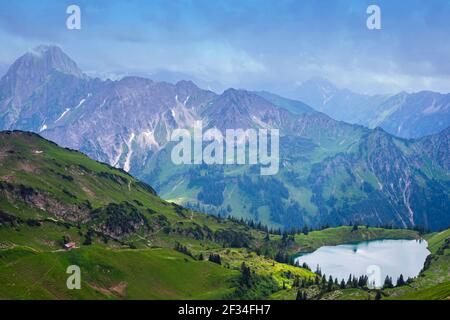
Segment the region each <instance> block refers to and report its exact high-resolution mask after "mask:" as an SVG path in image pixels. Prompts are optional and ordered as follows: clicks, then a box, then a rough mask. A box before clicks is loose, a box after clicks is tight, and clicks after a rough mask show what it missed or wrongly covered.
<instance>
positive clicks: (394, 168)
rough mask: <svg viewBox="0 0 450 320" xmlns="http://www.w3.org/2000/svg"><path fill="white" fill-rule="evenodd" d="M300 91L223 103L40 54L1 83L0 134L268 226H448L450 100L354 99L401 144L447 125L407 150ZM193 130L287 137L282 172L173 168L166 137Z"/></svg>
mask: <svg viewBox="0 0 450 320" xmlns="http://www.w3.org/2000/svg"><path fill="white" fill-rule="evenodd" d="M330 90H333V88H329V87H326V92H329V91H330ZM299 92H300V91H299ZM303 92H304V94H305V97H304V99H303V100H302V101H303V102H305V103H306V104H305V103H303V102H300V101H296V100H290V99H286V98H283V97H281V96H277V95H274V94H271V93H268V92H250V91H246V90H241V89H239V90H238V89H228V90H226V91H224V92H223V93H222V94H216V93H214V92H212V91H209V90H203V89H201V88H199V87H197V86H196V85H195V84H194V83H193V82H190V81H180V82H177V83H176V84H171V83H166V82H157V81H153V80H150V79H146V78H141V77H125V78H122V79H120V80H117V81H111V80H100V79H97V78H90V77H88V76H86V75H85V74H84V73H83V72H82V71H81V70H80V69H79V68H78V67H77V65H76V63H75V62H74V61H73V60H71V59H70V58H69V57H68V56H67V55H66V54H65V53H64V52H62V50H61V49H60V48H58V47H53V46H41V47H38V48H36V49H35V50H33V51H32V52H29V53H27V54H25V55H23V56H22V57H20V58H19V59H18V60H17V61H16V62H15V63H14V64H13V65H12V66H11V67H10V68H9V70H8V71H7V73H6V74H5V76H3V78H2V79H1V80H0V129H1V130H11V129H19V130H26V131H33V132H37V133H39V134H40V135H42V136H44V137H45V138H47V139H50V140H52V141H54V142H56V143H58V144H59V145H61V146H64V147H68V148H72V149H76V150H79V151H81V152H83V153H85V154H86V155H88V156H89V157H91V158H93V159H96V160H99V161H101V162H105V163H108V164H110V165H112V166H114V167H119V168H122V169H124V170H125V171H127V172H129V173H131V174H132V175H134V176H136V177H138V178H140V179H141V180H143V181H145V182H147V183H149V184H150V185H152V186H153V187H154V188H155V190H156V191H157V192H158V193H159V194H160V195H161V196H162V197H163V198H165V199H167V200H171V201H174V202H177V203H180V204H184V205H186V206H189V207H191V208H194V209H197V210H201V211H205V212H209V213H212V214H220V215H233V216H236V217H242V218H246V219H251V220H256V221H259V222H262V223H264V224H267V225H270V226H272V227H281V228H301V227H303V226H304V225H305V224H308V225H312V226H320V225H324V224H329V225H342V224H351V223H355V222H358V223H366V224H370V225H394V226H400V227H413V226H423V227H425V228H430V229H439V228H443V227H447V226H448V225H449V224H450V216H449V215H448V203H449V196H450V182H449V179H450V175H449V166H450V165H449V159H450V156H449V149H450V148H449V135H450V130H449V129H448V123H447V122H446V121H447V120H448V116H447V117H446V116H445V112H448V105H447V104H446V102H445V98H446V97H447V96H444V95H442V99H441V98H439V99H441V100H439V99H437V96H436V95H435V94H432V93H417V94H412V95H408V94H403V96H402V95H401V94H400V95H397V96H392V97H385V96H383V97H382V96H376V97H367V96H359V98H356V97H354V96H352V95H351V94H350V96H352V97H351V98H348V99H347V101H352V103H353V104H352V105H354V106H355V105H360V104H361V105H364V106H365V107H366V108H367V110H369V109H370V110H372V107H373V108H377V109H378V108H381V109H380V110H383V111H382V112H381V113H383V114H385V113H388V114H389V117H383V119H382V121H381V120H380V121H381V122H380V123H381V124H382V125H381V127H382V128H383V127H384V126H388V127H389V128H392V130H394V129H396V130H397V131H399V132H397V134H398V133H402V134H403V133H404V132H409V133H412V132H413V131H414V130H413V129H412V128H414V126H415V127H416V128H418V129H420V130H422V128H423V131H427V130H429V128H428V127H429V125H428V124H429V123H431V122H432V121H433V119H436V118H435V117H438V118H440V120H439V121H442V124H441V123H440V122H438V124H436V123H435V124H434V125H433V128H432V129H433V131H436V130H438V129H439V130H440V129H443V130H442V131H440V132H439V133H436V134H434V135H431V136H424V137H421V138H419V139H415V140H405V139H402V138H398V137H395V136H393V135H391V134H389V133H388V132H391V131H392V130H391V129H389V130H388V129H387V127H386V130H383V129H380V128H377V129H374V130H371V129H368V128H366V127H364V126H361V125H354V124H349V123H345V122H343V121H338V120H346V121H349V122H356V123H358V121H362V120H358V121H356V120H355V121H350V120H348V119H339V114H341V115H342V113H340V112H336V114H335V116H336V118H337V119H338V120H334V119H333V118H331V117H329V116H328V115H326V114H324V113H330V110H336V109H333V108H335V107H332V106H336V105H337V104H331V103H328V102H326V103H324V101H325V100H326V101H329V100H330V99H331V100H333V99H337V98H336V96H339V95H341V93H340V94H339V95H338V94H337V93H335V94H332V95H331V96H327V97H328V98H327V99H325V100H322V104H323V105H322V106H319V104H320V101H321V100H319V99H316V98H314V96H316V97H317V95H316V92H315V91H314V90H313V88H310V89H304V90H303ZM339 92H340V91H339ZM306 94H309V95H310V99H309V98H308V97H307V96H306ZM342 95H344V94H343V93H342ZM330 97H331V98H330ZM339 99H341V98H339ZM339 99H337V100H336V101H340V100H339ZM342 99H343V98H342ZM344 101H345V99H344ZM355 101H356V102H355ZM430 101H435V103H434V104H433V103H432V104H431V105H428V103H429V102H430ZM413 102H414V105H415V107H414V108H415V109H414V110H428V111H427V112H425V113H424V114H423V113H422V114H420V113H419V114H416V113H414V114H413V115H411V114H409V113H408V112H407V110H406V109H407V108H408V107H407V106H409V105H412V103H413ZM308 104H311V105H312V107H315V108H316V109H318V110H319V111H323V112H324V113H322V112H319V111H316V110H314V109H313V108H312V107H310V106H308ZM349 105H350V104H349ZM380 106H382V107H380ZM425 106H426V107H425ZM370 112H372V111H370ZM442 112H444V113H442ZM345 113H347V112H345ZM348 113H351V112H350V111H349V112H348ZM442 114H444V116H442ZM447 114H448V113H447ZM379 115H380V113H374V115H373V116H371V117H369V116H367V117H366V115H364V112H362V114H361V115H360V116H359V119H366V120H364V121H372V120H367V119H373V117H377V116H379ZM422 115H423V116H422ZM408 117H409V118H408ZM406 118H408V119H411V121H409V120H408V121H406V120H405V119H406ZM399 119H400V120H399ZM197 120H202V122H203V123H204V124H205V126H206V127H208V128H213V127H215V128H218V129H220V130H225V129H230V128H242V129H246V128H276V129H279V130H280V133H281V140H280V163H281V164H280V171H279V173H278V174H277V175H275V176H269V177H261V176H259V170H258V166H250V165H247V166H242V165H240V166H237V165H236V166H231V165H230V166H220V165H217V166H205V165H190V166H176V165H174V164H173V163H172V162H171V160H170V150H171V148H172V147H173V143H171V142H170V141H169V136H170V133H171V132H172V131H173V130H174V129H177V128H188V129H189V128H192V126H193V124H194V123H195V122H196V121H197ZM399 121H400V122H402V121H403V122H402V123H403V125H402V126H401V128H400V129H401V130H398V126H397V125H398V123H399ZM404 121H406V122H408V123H409V126H405V125H404V123H405V122H404ZM411 123H412V124H411ZM446 123H447V124H446ZM419 124H420V125H419ZM421 124H423V126H422V125H421ZM370 126H372V125H370ZM446 126H447V127H446ZM386 131H388V132H386ZM423 131H420V132H423ZM402 134H400V135H402ZM416 134H417V135H422V133H416Z"/></svg>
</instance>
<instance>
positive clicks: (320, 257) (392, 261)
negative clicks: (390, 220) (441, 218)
mask: <svg viewBox="0 0 450 320" xmlns="http://www.w3.org/2000/svg"><path fill="white" fill-rule="evenodd" d="M427 246H428V244H427V242H426V241H425V240H421V241H418V240H375V241H366V242H359V243H352V244H343V245H338V246H324V247H321V248H319V249H317V250H316V251H314V252H312V253H308V254H304V255H301V256H299V257H298V258H297V259H296V260H295V261H296V262H298V263H299V264H300V265H302V264H303V263H304V262H306V264H308V266H309V267H310V268H311V269H312V270H313V271H315V270H316V267H317V265H319V266H320V269H321V270H322V273H323V274H326V276H327V278H328V276H330V275H331V276H332V277H333V278H338V279H339V281H340V280H341V279H345V281H347V279H348V276H349V275H350V274H352V275H355V276H357V277H359V276H361V275H368V276H369V283H374V282H375V286H376V287H380V286H382V284H383V283H384V279H385V277H386V275H389V276H390V277H392V279H393V282H394V285H395V283H396V281H397V278H398V277H399V276H400V274H403V277H404V279H405V280H406V279H407V278H408V277H416V276H417V275H418V274H419V272H420V270H422V268H423V264H424V262H425V259H426V257H427V256H428V255H429V254H430V252H429V251H428V249H427Z"/></svg>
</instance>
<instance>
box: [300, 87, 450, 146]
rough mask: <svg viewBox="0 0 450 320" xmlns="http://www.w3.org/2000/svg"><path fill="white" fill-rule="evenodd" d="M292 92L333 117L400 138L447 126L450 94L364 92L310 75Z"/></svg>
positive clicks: (434, 131) (435, 130)
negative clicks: (311, 77)
mask: <svg viewBox="0 0 450 320" xmlns="http://www.w3.org/2000/svg"><path fill="white" fill-rule="evenodd" d="M295 95H296V97H297V98H298V99H300V100H301V101H304V102H306V103H307V104H309V105H311V106H312V107H314V108H315V109H316V110H318V111H321V112H324V113H325V114H327V115H329V116H330V117H332V118H333V119H336V120H342V121H345V122H349V123H355V124H361V125H364V126H366V127H369V128H375V127H381V128H383V129H384V130H386V131H387V132H389V133H390V134H393V135H396V136H398V137H402V138H421V137H424V136H427V135H430V134H434V133H438V132H440V131H442V130H444V129H445V128H447V127H448V126H450V94H441V93H437V92H431V91H421V92H416V93H406V92H401V93H398V94H395V95H365V94H359V93H355V92H352V91H350V90H348V89H339V88H337V87H336V86H334V85H333V84H332V83H331V82H329V81H327V80H324V79H320V78H313V79H310V80H308V81H306V82H304V83H303V84H301V85H300V86H299V87H298V88H296V91H295Z"/></svg>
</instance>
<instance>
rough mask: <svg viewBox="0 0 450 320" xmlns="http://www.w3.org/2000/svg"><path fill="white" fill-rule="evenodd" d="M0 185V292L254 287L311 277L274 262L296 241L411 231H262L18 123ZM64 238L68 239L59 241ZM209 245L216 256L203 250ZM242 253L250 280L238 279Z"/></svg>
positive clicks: (3, 138)
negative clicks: (163, 193)
mask: <svg viewBox="0 0 450 320" xmlns="http://www.w3.org/2000/svg"><path fill="white" fill-rule="evenodd" d="M0 186H1V188H0V271H1V272H0V284H1V286H0V287H1V289H0V298H3V299H13V298H14V299H16V298H17V299H36V298H39V299H194V298H198V299H200V298H201V299H221V298H236V299H237V298H265V297H267V296H269V295H270V294H272V293H274V292H277V291H279V290H281V289H282V288H283V286H284V287H287V288H291V287H292V286H293V284H294V280H295V279H297V278H298V279H305V280H306V279H314V277H315V275H314V274H313V273H312V272H310V271H309V270H306V269H303V268H298V267H294V266H291V265H288V264H285V263H284V262H287V261H288V260H290V258H289V257H290V256H293V255H295V254H296V253H297V252H300V251H312V250H314V249H316V248H318V247H319V246H321V245H325V244H339V243H345V242H350V241H362V240H369V239H382V238H416V237H417V233H416V232H414V231H409V230H387V229H376V228H365V227H364V228H362V227H361V228H359V229H358V230H357V231H354V230H352V227H340V228H336V229H326V230H322V231H313V232H310V233H309V234H308V235H305V234H298V235H295V236H289V237H285V236H281V235H280V234H270V235H267V232H266V231H264V228H259V229H256V228H253V227H250V226H249V225H246V224H244V223H241V222H239V221H235V220H229V219H220V218H217V217H212V216H208V215H205V214H201V213H197V212H193V211H190V210H187V209H184V208H182V207H180V206H178V205H174V204H171V203H168V202H166V201H164V200H161V199H160V198H159V197H158V196H157V195H156V194H155V193H154V191H153V189H152V188H151V187H150V186H148V185H146V184H143V183H141V182H139V181H138V180H136V179H134V178H133V177H132V176H130V175H128V174H127V173H126V172H124V171H122V170H119V169H115V168H112V167H110V166H108V165H106V164H102V163H98V162H95V161H93V160H91V159H89V158H88V157H86V156H85V155H83V154H82V153H80V152H77V151H73V150H68V149H63V148H60V147H58V146H57V145H56V144H54V143H51V142H49V141H47V140H45V139H43V138H41V137H40V136H38V135H36V134H33V133H25V132H18V131H16V132H11V131H7V132H2V133H0ZM267 237H268V238H267ZM68 241H72V242H75V243H76V248H75V249H72V250H70V251H65V250H63V244H65V243H67V242H68ZM210 254H215V255H219V256H220V257H221V264H220V265H219V264H217V263H214V262H211V261H207V260H208V257H209V256H210ZM274 259H276V260H277V261H274ZM243 262H245V263H246V265H247V266H248V267H250V269H251V270H252V272H253V273H252V274H253V275H252V278H251V282H250V283H251V285H243V284H242V273H241V266H242V263H243ZM73 264H75V265H78V266H80V268H81V270H82V289H81V290H74V291H69V290H67V289H66V287H65V280H66V279H67V274H66V273H65V270H66V268H67V267H68V266H69V265H73ZM187 273H188V274H189V275H190V276H189V277H188V278H186V277H185V276H183V275H184V274H187ZM30 284H31V285H30Z"/></svg>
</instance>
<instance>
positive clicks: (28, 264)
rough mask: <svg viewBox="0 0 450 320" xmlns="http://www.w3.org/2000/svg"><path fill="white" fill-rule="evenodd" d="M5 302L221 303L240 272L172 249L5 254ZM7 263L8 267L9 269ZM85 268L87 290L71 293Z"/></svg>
mask: <svg viewBox="0 0 450 320" xmlns="http://www.w3.org/2000/svg"><path fill="white" fill-rule="evenodd" d="M0 261H1V262H2V263H1V264H0V283H1V284H2V286H1V287H0V298H2V299H5V298H7V299H34V298H39V299H123V298H126V299H143V298H145V299H220V298H222V297H223V296H225V295H227V294H230V293H232V291H233V289H230V287H232V285H233V281H234V279H235V278H236V277H237V275H238V272H237V271H234V270H228V269H225V268H223V267H221V266H219V265H217V264H215V263H212V262H209V261H196V260H194V259H192V258H190V257H187V256H186V255H184V254H182V253H179V252H176V251H174V250H170V249H145V250H129V249H122V250H111V249H108V248H104V247H100V246H90V247H83V248H80V249H75V250H72V251H70V252H62V251H58V252H48V251H47V252H40V253H38V252H35V251H33V250H31V249H28V248H22V247H16V248H13V249H9V250H2V251H0ZM4 262H7V263H4ZM69 265H78V266H79V267H80V268H81V279H82V282H81V290H68V289H67V287H66V279H67V277H68V275H67V274H66V268H67V266H69Z"/></svg>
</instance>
